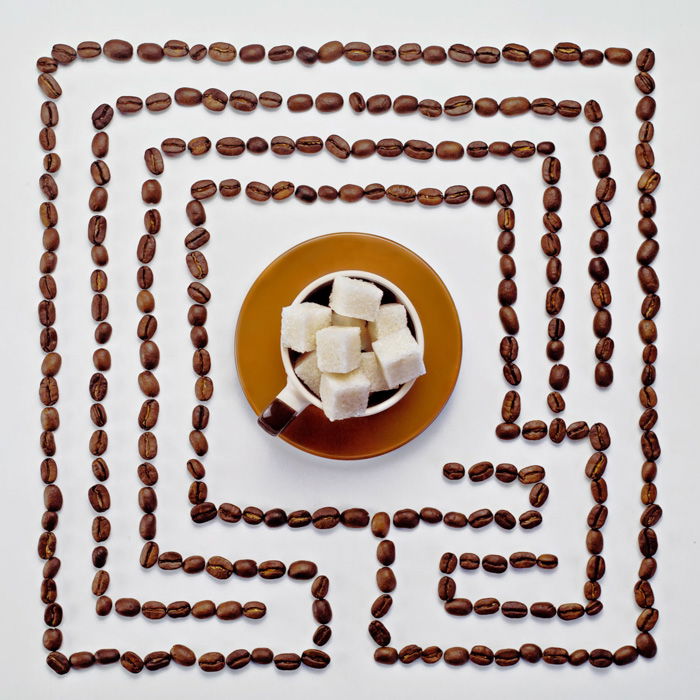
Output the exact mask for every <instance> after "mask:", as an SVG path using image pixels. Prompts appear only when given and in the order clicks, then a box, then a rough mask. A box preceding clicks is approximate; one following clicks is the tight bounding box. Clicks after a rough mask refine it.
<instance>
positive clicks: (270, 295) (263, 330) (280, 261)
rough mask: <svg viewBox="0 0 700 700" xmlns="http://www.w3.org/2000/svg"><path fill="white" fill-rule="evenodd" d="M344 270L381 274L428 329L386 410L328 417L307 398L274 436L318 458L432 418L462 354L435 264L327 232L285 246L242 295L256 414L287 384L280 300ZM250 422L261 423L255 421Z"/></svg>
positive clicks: (239, 349) (375, 446) (405, 434)
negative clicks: (397, 397) (398, 395)
mask: <svg viewBox="0 0 700 700" xmlns="http://www.w3.org/2000/svg"><path fill="white" fill-rule="evenodd" d="M347 269H355V270H366V271H367V272H373V273H375V274H377V275H380V276H382V277H385V278H386V279H388V280H391V281H392V282H393V283H394V284H396V285H397V286H398V287H399V288H400V289H401V290H402V291H403V292H404V293H405V294H406V296H408V298H409V299H410V300H411V301H412V302H413V304H414V306H415V307H416V311H417V313H418V316H419V317H420V320H421V323H422V325H423V333H424V336H425V353H424V362H425V367H426V374H425V375H423V376H422V377H419V378H418V379H417V380H416V382H415V384H414V385H413V387H412V388H411V390H410V391H409V392H408V394H407V395H406V396H405V397H404V398H403V399H401V401H399V402H398V403H397V404H396V405H395V406H392V407H391V408H389V409H387V410H386V411H382V412H381V413H378V414H376V415H374V416H367V417H362V418H348V419H346V420H342V421H335V422H331V421H329V420H328V419H327V418H326V416H325V415H324V414H323V411H321V409H319V408H317V407H316V406H313V405H312V406H308V407H307V408H305V409H304V411H303V412H302V413H300V414H299V416H297V418H295V419H294V420H293V421H292V422H291V423H290V424H289V425H288V426H287V427H286V428H285V429H284V431H283V432H282V433H281V434H280V436H279V437H280V438H281V439H282V440H284V441H286V442H288V443H289V444H290V445H293V446H294V447H297V448H299V449H300V450H304V451H305V452H309V453H311V454H314V455H317V456H319V457H327V458H329V459H367V458H369V457H376V456H378V455H381V454H385V453H386V452H390V451H391V450H395V449H397V448H398V447H401V446H402V445H405V444H406V443H407V442H409V441H410V440H412V439H413V438H415V437H416V436H417V435H419V434H420V433H422V432H423V431H424V430H425V429H426V428H427V427H428V426H429V425H430V424H431V423H432V422H433V421H434V420H435V419H436V418H437V416H438V415H439V413H440V411H441V410H442V408H443V406H444V405H445V403H446V402H447V400H448V399H449V398H450V395H451V394H452V390H453V389H454V386H455V383H456V382H457V376H458V374H459V367H460V363H461V359H462V331H461V327H460V323H459V317H458V315H457V309H456V308H455V305H454V302H453V300H452V297H451V296H450V293H449V292H448V290H447V287H445V284H444V283H443V281H442V280H441V279H440V277H439V276H438V274H437V273H436V272H435V270H433V269H432V268H431V267H430V266H429V265H428V264H427V263H426V262H425V261H424V260H423V259H422V258H420V257H419V256H418V255H416V254H415V253H413V252H412V251H410V250H409V249H408V248H405V247H404V246H402V245H400V244H399V243H396V242H394V241H391V240H389V239H387V238H382V237H381V236H375V235H372V234H368V233H331V234H328V235H325V236H319V237H317V238H312V239H311V240H308V241H305V242H304V243H300V244H299V245H297V246H294V247H293V248H290V249H289V250H288V251H286V252H285V253H283V254H282V255H280V256H279V257H278V258H276V259H275V260H274V261H273V262H271V263H270V264H269V265H268V266H267V267H266V268H265V270H263V272H262V273H261V274H260V276H259V277H258V278H257V280H255V282H254V283H253V285H252V286H251V288H250V290H249V291H248V294H247V295H246V298H245V299H244V301H243V304H242V306H241V310H240V313H239V315H238V323H237V326H236V337H235V354H236V368H237V370H238V378H239V381H240V383H241V387H242V389H243V393H244V394H245V396H246V398H247V399H248V402H249V403H250V405H251V408H252V409H253V412H254V417H257V416H258V415H259V414H260V413H261V412H262V411H263V410H264V409H265V408H266V407H267V405H268V404H269V403H270V402H271V401H272V400H273V399H274V398H275V396H277V394H278V393H279V392H280V390H281V389H282V388H283V387H284V385H285V383H286V375H285V372H284V368H283V366H282V358H281V357H280V319H281V314H282V307H283V306H288V305H289V304H291V303H292V301H293V300H294V298H295V297H296V296H297V294H298V293H299V291H300V290H301V289H303V288H304V287H306V286H307V285H308V284H309V283H310V282H312V281H313V280H314V279H316V278H318V277H321V276H323V275H326V274H328V273H330V272H334V271H335V270H338V271H340V270H347ZM251 425H254V426H255V429H256V430H260V428H258V427H257V425H255V422H254V420H251ZM261 432H262V431H261ZM268 439H273V438H268Z"/></svg>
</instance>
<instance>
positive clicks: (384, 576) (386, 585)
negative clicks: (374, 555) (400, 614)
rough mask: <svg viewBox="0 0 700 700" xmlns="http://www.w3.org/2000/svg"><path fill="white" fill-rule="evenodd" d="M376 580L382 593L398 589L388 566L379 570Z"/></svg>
mask: <svg viewBox="0 0 700 700" xmlns="http://www.w3.org/2000/svg"><path fill="white" fill-rule="evenodd" d="M376 580H377V588H379V590H380V591H382V593H391V592H392V591H393V590H394V589H395V588H396V577H395V576H394V572H393V571H392V570H391V569H390V568H389V567H388V566H383V567H382V568H381V569H378V570H377V575H376ZM319 622H328V620H319Z"/></svg>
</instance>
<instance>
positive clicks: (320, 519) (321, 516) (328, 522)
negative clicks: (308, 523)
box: [311, 506, 340, 530]
mask: <svg viewBox="0 0 700 700" xmlns="http://www.w3.org/2000/svg"><path fill="white" fill-rule="evenodd" d="M311 520H312V523H313V526H314V527H315V528H316V529H318V530H328V529H329V528H333V527H335V526H336V525H337V524H338V523H339V522H340V513H339V512H338V510H337V509H336V508H333V507H330V506H329V507H326V508H319V509H318V510H316V511H315V512H314V513H313V515H312V516H311Z"/></svg>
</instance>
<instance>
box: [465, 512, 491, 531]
mask: <svg viewBox="0 0 700 700" xmlns="http://www.w3.org/2000/svg"><path fill="white" fill-rule="evenodd" d="M468 521H469V525H470V526H471V527H473V528H480V527H485V526H486V525H488V524H489V523H491V522H492V521H493V513H492V512H491V511H490V510H489V509H488V508H482V509H480V510H475V511H474V512H473V513H471V515H469V517H468Z"/></svg>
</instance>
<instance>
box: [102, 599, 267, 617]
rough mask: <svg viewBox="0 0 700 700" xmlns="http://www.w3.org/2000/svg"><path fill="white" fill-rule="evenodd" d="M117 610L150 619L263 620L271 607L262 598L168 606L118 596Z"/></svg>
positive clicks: (181, 603)
mask: <svg viewBox="0 0 700 700" xmlns="http://www.w3.org/2000/svg"><path fill="white" fill-rule="evenodd" d="M114 610H115V612H116V613H117V614H118V615H121V616H122V617H136V616H137V615H139V614H141V615H143V617H145V618H146V619H148V620H162V619H163V618H164V617H170V618H181V617H189V616H190V615H192V617H195V618H197V619H198V620H206V619H208V618H212V617H217V618H218V619H219V620H237V619H239V618H240V617H246V618H248V619H251V620H259V619H260V618H261V617H264V616H265V614H266V612H267V607H266V606H265V604H264V603H261V602H260V601H258V600H251V601H248V602H247V603H243V604H241V603H239V602H238V601H236V600H227V601H225V602H223V603H219V605H216V603H214V602H213V601H211V600H200V601H198V602H196V603H193V604H191V605H190V603H188V602H187V601H186V600H176V601H173V602H172V603H168V604H167V605H166V604H165V603H161V602H160V601H158V600H149V601H146V602H145V603H143V604H142V603H140V602H139V601H138V600H136V599H135V598H118V599H117V600H116V601H115V603H114Z"/></svg>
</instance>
